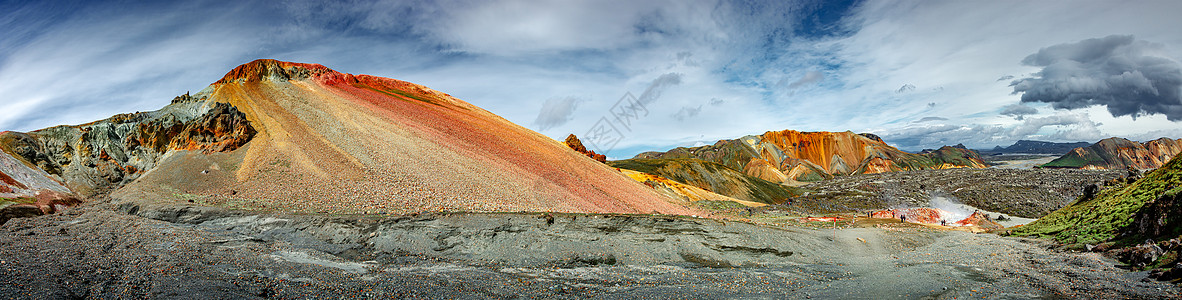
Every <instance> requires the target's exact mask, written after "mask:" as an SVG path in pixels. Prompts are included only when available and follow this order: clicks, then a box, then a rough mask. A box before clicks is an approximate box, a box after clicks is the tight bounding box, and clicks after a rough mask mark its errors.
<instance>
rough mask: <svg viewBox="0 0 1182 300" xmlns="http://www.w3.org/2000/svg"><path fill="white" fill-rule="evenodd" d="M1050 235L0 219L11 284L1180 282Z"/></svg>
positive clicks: (313, 289)
mask: <svg viewBox="0 0 1182 300" xmlns="http://www.w3.org/2000/svg"><path fill="white" fill-rule="evenodd" d="M128 212H131V214H128ZM144 216H147V217H144ZM148 217H150V218H148ZM1049 246H1050V245H1049V244H1046V242H1042V241H1035V240H1027V239H1018V238H1008V237H999V236H996V235H991V234H971V233H965V232H955V231H932V230H929V229H922V228H919V227H908V226H906V225H899V226H896V227H887V228H886V229H880V228H852V229H840V230H832V229H809V228H799V227H792V228H768V227H759V226H754V225H750V224H746V223H738V222H723V221H717V220H708V219H697V218H685V217H666V216H592V215H545V214H451V215H419V216H404V217H369V216H367V217H351V216H339V217H314V216H298V215H270V214H251V213H244V212H230V211H225V210H220V209H207V208H186V207H135V206H124V207H121V208H113V207H111V206H109V205H106V204H103V203H91V204H86V205H83V206H82V207H78V208H75V209H72V210H70V211H68V212H66V213H64V214H58V215H51V216H44V217H37V218H24V219H14V220H11V221H9V222H8V223H7V224H4V225H3V226H0V298H24V299H60V298H103V299H106V298H186V299H192V298H205V299H227V298H233V299H243V298H284V299H286V298H389V297H397V298H468V299H476V298H516V297H540V298H589V297H600V298H670V299H677V298H680V299H689V298H694V299H697V298H774V299H779V298H810V297H811V298H821V299H827V298H876V299H877V298H901V299H915V298H928V299H953V298H956V299H963V298H981V297H984V298H989V299H998V298H1002V299H1036V298H1177V297H1179V296H1182V294H1180V292H1179V289H1178V288H1177V287H1175V286H1173V285H1171V284H1166V283H1159V282H1145V281H1142V279H1143V278H1144V277H1145V274H1144V273H1143V272H1135V273H1134V272H1127V271H1124V270H1122V269H1119V268H1117V267H1115V264H1116V262H1114V261H1111V260H1108V259H1105V258H1101V257H1099V256H1098V255H1097V254H1094V253H1058V252H1053V251H1050V250H1047V249H1048V247H1049Z"/></svg>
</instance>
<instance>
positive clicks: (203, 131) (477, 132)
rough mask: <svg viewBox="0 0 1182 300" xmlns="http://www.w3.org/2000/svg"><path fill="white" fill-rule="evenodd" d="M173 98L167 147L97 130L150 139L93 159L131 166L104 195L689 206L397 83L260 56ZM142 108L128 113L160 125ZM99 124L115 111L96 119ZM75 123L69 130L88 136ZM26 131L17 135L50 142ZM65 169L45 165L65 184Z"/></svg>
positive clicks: (437, 95) (409, 207) (597, 207)
mask: <svg viewBox="0 0 1182 300" xmlns="http://www.w3.org/2000/svg"><path fill="white" fill-rule="evenodd" d="M178 99H180V100H174V104H172V105H170V106H168V107H165V109H162V110H161V112H171V111H185V112H196V113H189V114H188V115H184V116H182V117H176V118H179V119H180V120H181V121H178V122H179V123H178V124H190V125H184V126H181V125H177V126H173V127H167V128H165V129H161V130H146V131H145V132H150V133H153V134H155V135H152V136H153V137H154V138H153V139H151V143H154V144H160V145H167V146H166V147H154V148H153V147H144V146H140V143H141V142H136V143H137V144H136V145H132V146H128V145H126V144H128V143H132V141H138V140H139V139H135V138H131V137H126V138H125V137H123V136H121V135H119V134H123V132H125V131H128V130H119V131H116V132H117V133H114V134H112V135H111V136H115V137H117V139H116V140H118V141H109V142H108V141H105V140H104V141H105V144H112V143H113V144H118V145H116V146H118V147H125V148H127V149H128V150H127V151H126V152H128V153H141V152H144V151H148V150H152V149H155V150H153V151H157V152H159V153H158V154H154V155H139V156H128V157H131V158H127V157H123V156H119V155H112V157H113V158H111V159H110V160H104V161H113V162H115V166H124V165H132V164H135V165H139V166H141V167H140V168H136V169H135V170H132V171H133V172H125V174H124V173H121V174H122V176H116V177H119V178H121V180H122V181H111V182H112V184H114V185H115V188H116V189H115V190H114V192H112V193H111V196H112V198H114V199H116V201H161V202H165V203H171V202H173V201H182V202H194V203H199V204H213V205H225V206H230V207H237V208H246V209H264V210H271V209H274V210H289V211H298V212H328V213H410V212H422V211H490V212H491V211H562V212H595V213H650V212H653V211H657V212H661V213H670V214H690V213H695V212H694V211H692V210H690V209H687V208H684V207H682V206H679V205H676V204H672V203H670V202H668V201H672V199H669V198H667V197H664V196H660V195H658V194H656V193H654V192H653V191H652V190H651V189H649V188H647V187H645V186H643V185H641V184H639V183H637V182H635V181H634V180H631V179H629V178H628V177H627V176H624V175H622V174H620V173H619V172H616V171H615V170H613V169H612V168H610V167H608V166H605V165H603V164H601V163H598V162H596V161H594V160H592V159H590V158H587V157H586V156H583V155H582V154H580V153H577V152H575V151H572V150H570V149H569V148H567V147H566V146H564V145H563V144H562V143H560V142H558V141H555V140H553V139H550V138H548V137H546V136H543V135H541V134H538V133H536V132H533V131H531V130H529V129H526V128H524V127H521V126H518V125H516V124H513V123H511V122H509V121H507V120H505V119H503V118H501V117H499V116H497V115H494V114H492V113H490V112H488V111H486V110H484V109H481V108H479V107H476V106H474V105H471V104H469V103H467V102H464V101H461V100H459V99H456V98H453V97H451V96H450V95H448V94H445V93H441V92H438V91H435V90H432V89H429V88H426V87H424V86H421V85H417V84H413V83H409V82H404V81H399V80H394V79H389V78H382V77H376V76H369V75H352V74H345V73H340V72H336V71H333V70H331V69H329V68H327V67H324V66H322V65H318V64H301V63H290V62H281V61H276V60H269V59H263V60H256V61H253V62H250V63H247V64H244V65H241V66H238V67H237V68H235V69H234V70H232V71H230V72H229V73H227V74H226V75H225V77H223V78H222V79H221V80H218V81H217V82H215V83H214V84H212V85H210V86H209V87H208V88H206V89H204V90H202V91H201V92H200V93H197V94H194V95H192V96H191V97H190V96H187V95H186V96H185V97H184V99H182V98H180V97H178ZM214 107H222V108H221V109H220V110H215V109H213V108H214ZM215 111H222V112H223V113H214V112H215ZM146 114H147V115H143V116H141V115H140V114H136V115H132V117H130V120H129V121H126V122H148V121H145V120H151V121H152V122H156V123H163V124H172V123H169V122H164V121H159V120H161V119H162V118H164V117H165V116H164V113H159V112H150V113H146ZM189 115H194V116H193V117H185V116H189ZM243 118H244V120H242V119H243ZM164 119H167V118H164ZM137 120H138V121H137ZM169 120H171V119H169ZM107 123H114V124H123V123H120V122H114V121H111V120H106V121H101V122H96V124H100V125H101V124H107ZM194 124H195V125H194ZM133 125H134V124H133ZM86 126H88V125H81V126H79V127H78V129H77V131H80V132H83V134H82V135H81V138H74V139H75V140H77V139H81V140H86V139H87V135H86V134H85V133H86V132H88V131H87V130H89V129H86ZM119 126H122V125H119ZM119 128H122V127H119ZM166 129H167V130H166ZM132 131H134V130H132ZM191 131H192V132H191ZM34 135H35V136H36V138H35V140H37V141H38V142H30V143H28V144H29V145H31V146H28V147H25V148H28V149H41V148H52V147H49V146H46V147H41V148H38V147H34V146H37V145H43V146H44V145H57V144H60V143H56V142H45V140H46V138H45V137H46V136H48V135H44V134H42V135H37V134H34ZM143 135H145V134H139V135H138V136H143ZM71 137H73V136H71ZM120 143H122V144H120ZM118 147H115V148H118ZM74 148H86V147H74ZM145 149H147V150H145ZM46 152H52V151H46ZM91 152H94V151H91ZM116 152H119V151H116ZM149 152H151V151H149ZM87 153H90V152H87ZM152 153H156V152H152ZM100 154H101V153H100ZM49 156H50V159H47V160H46V161H50V162H52V161H68V160H69V159H64V160H63V159H53V158H54V156H53V154H52V153H51V154H49ZM28 157H37V156H36V155H30V156H28ZM30 164H31V165H38V164H37V163H30ZM42 165H47V164H46V163H44V162H43V163H42ZM48 165H52V163H50V164H48ZM75 165H77V164H72V163H71V164H67V166H75ZM91 165H93V163H91ZM77 168H80V167H76V166H75V167H64V168H63V169H62V171H59V172H57V173H55V172H50V173H51V174H55V176H56V174H58V173H61V174H62V175H61V176H62V178H66V180H65V181H66V182H67V184H69V185H70V186H71V187H73V186H74V185H76V184H74V183H72V182H73V181H79V180H74V179H71V178H76V177H80V176H82V175H77V176H75V175H71V174H75V173H77V174H83V173H81V172H75V171H71V170H74V169H77ZM112 169H113V170H123V169H122V168H112ZM83 177H84V176H83ZM91 179H93V178H91ZM127 181H130V182H127ZM103 182H105V181H103ZM100 185H101V184H100Z"/></svg>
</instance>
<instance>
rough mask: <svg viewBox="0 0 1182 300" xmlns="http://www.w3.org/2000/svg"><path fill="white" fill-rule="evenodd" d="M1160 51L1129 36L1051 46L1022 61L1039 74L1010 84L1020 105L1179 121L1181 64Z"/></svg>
mask: <svg viewBox="0 0 1182 300" xmlns="http://www.w3.org/2000/svg"><path fill="white" fill-rule="evenodd" d="M1164 48H1165V47H1164V46H1162V45H1161V44H1155V43H1150V42H1146V41H1141V40H1136V39H1134V38H1133V36H1131V35H1110V36H1107V37H1104V38H1098V39H1087V40H1083V41H1080V42H1078V43H1070V44H1059V45H1054V46H1050V47H1047V48H1043V49H1041V50H1039V51H1038V53H1035V54H1032V55H1030V56H1027V57H1026V58H1025V59H1023V60H1022V64H1024V65H1028V66H1036V67H1042V70H1041V71H1039V72H1037V73H1035V74H1034V77H1029V78H1022V79H1018V80H1015V81H1013V82H1012V83H1010V86H1013V87H1014V93H1015V94H1017V93H1022V102H1046V103H1051V104H1052V106H1053V107H1054V108H1058V109H1076V108H1085V107H1089V106H1093V105H1104V106H1106V107H1108V112H1109V113H1111V114H1112V115H1113V116H1116V117H1119V116H1132V117H1137V116H1141V115H1151V114H1164V115H1166V118H1167V119H1169V120H1170V121H1182V95H1180V94H1182V92H1180V89H1182V65H1180V64H1179V63H1178V62H1177V61H1174V60H1172V59H1170V58H1167V56H1166V55H1165V54H1164V53H1165V52H1166V50H1165V49H1164Z"/></svg>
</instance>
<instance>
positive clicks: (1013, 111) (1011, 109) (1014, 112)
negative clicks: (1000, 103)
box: [1001, 104, 1038, 121]
mask: <svg viewBox="0 0 1182 300" xmlns="http://www.w3.org/2000/svg"><path fill="white" fill-rule="evenodd" d="M1037 113H1038V109H1037V108H1033V107H1029V106H1025V105H1022V104H1010V105H1006V106H1005V107H1002V109H1001V115H1003V116H1011V117H1014V118H1016V119H1018V120H1019V121H1021V120H1022V119H1023V118H1025V116H1026V115H1033V114H1037Z"/></svg>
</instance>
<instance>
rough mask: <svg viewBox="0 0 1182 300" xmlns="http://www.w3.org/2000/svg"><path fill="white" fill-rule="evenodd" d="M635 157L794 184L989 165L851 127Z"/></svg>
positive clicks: (961, 152)
mask: <svg viewBox="0 0 1182 300" xmlns="http://www.w3.org/2000/svg"><path fill="white" fill-rule="evenodd" d="M635 158H636V159H651V158H697V159H702V160H705V161H710V162H714V163H718V164H721V165H724V166H726V167H729V168H731V169H734V170H739V171H742V172H743V173H745V174H747V175H751V176H755V177H759V178H761V179H764V180H767V181H771V182H778V183H788V184H795V183H798V182H811V181H818V180H823V179H827V178H832V177H833V176H834V175H851V174H873V173H882V172H897V171H906V170H930V169H949V168H966V167H967V168H984V167H986V165H985V163H984V162H983V161H981V159H980V157H979V156H978V155H977V153H976V152H974V151H972V150H968V149H962V148H953V147H948V146H945V147H943V148H940V149H938V150H934V151H932V152H931V153H924V154H912V153H907V152H903V151H901V150H899V149H896V148H894V147H891V146H890V145H887V144H886V143H885V142H883V141H882V139H881V138H879V137H878V136H875V135H873V134H855V133H853V132H849V131H846V132H800V131H795V130H784V131H769V132H766V133H764V134H762V135H758V136H745V137H742V138H739V139H734V140H720V141H718V142H717V143H715V144H714V145H707V146H701V147H693V148H676V149H673V150H669V151H666V152H646V153H641V154H639V155H637V156H636V157H635Z"/></svg>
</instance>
